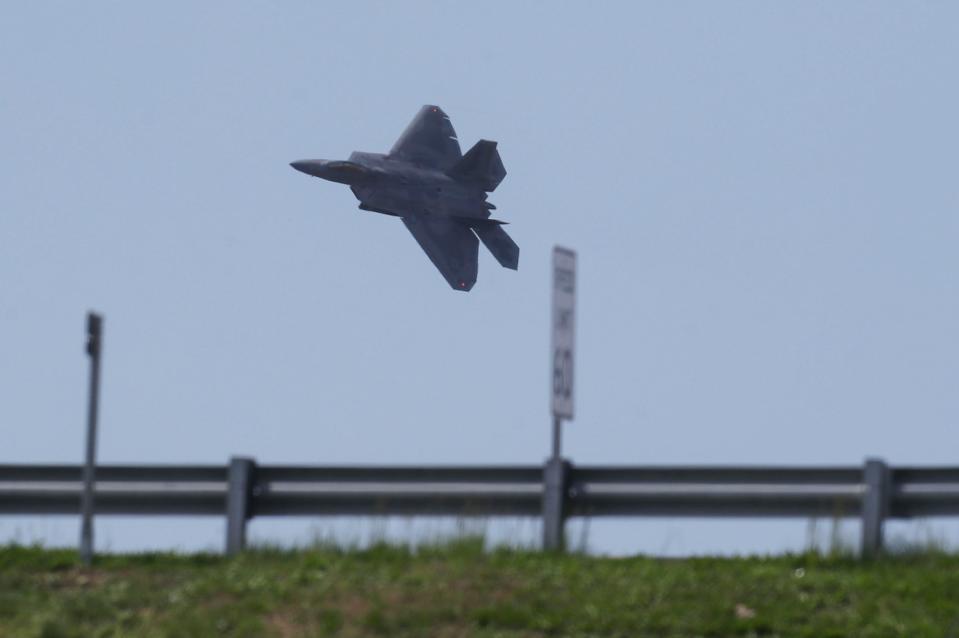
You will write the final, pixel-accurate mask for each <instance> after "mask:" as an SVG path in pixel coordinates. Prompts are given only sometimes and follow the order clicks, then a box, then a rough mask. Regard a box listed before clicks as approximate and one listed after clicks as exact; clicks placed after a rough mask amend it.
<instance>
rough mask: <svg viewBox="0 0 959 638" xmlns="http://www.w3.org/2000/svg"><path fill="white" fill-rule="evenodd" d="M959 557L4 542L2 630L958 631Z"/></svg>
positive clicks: (468, 543)
mask: <svg viewBox="0 0 959 638" xmlns="http://www.w3.org/2000/svg"><path fill="white" fill-rule="evenodd" d="M957 592H959V556H955V555H948V554H944V553H939V552H925V553H917V554H910V555H905V556H898V557H888V558H884V559H882V560H879V561H875V562H872V563H859V562H857V561H855V560H853V559H851V558H849V557H843V556H833V557H823V556H821V555H819V554H815V553H806V554H798V555H787V556H778V557H752V558H694V559H682V560H675V559H655V558H647V557H635V558H601V557H589V556H584V555H575V554H574V555H565V556H562V555H553V554H543V553H538V552H533V551H526V550H506V549H502V550H494V551H484V549H483V542H482V539H463V540H458V541H454V542H450V543H446V544H440V545H433V546H425V547H420V548H418V549H416V550H410V549H407V548H405V547H396V546H391V545H386V544H381V545H376V546H374V547H371V548H369V549H364V550H347V549H341V548H336V547H320V548H316V549H311V550H297V551H292V550H290V551H286V550H273V549H259V550H254V551H251V552H248V553H246V554H244V555H242V556H239V557H236V558H224V557H221V556H217V555H210V554H166V553H152V554H131V555H105V556H99V557H98V558H97V561H96V563H95V565H94V567H93V568H91V569H89V570H85V569H82V568H81V567H80V566H79V565H78V562H77V557H76V553H75V552H73V551H70V550H52V549H42V548H39V547H22V546H8V547H5V548H0V636H4V637H6V636H10V637H17V636H38V637H40V636H42V637H47V638H55V637H72V636H83V637H87V636H102V637H107V636H177V637H180V636H183V637H190V636H281V637H285V636H344V637H352V636H444V637H446V636H449V637H453V636H488V637H493V636H503V637H519V636H659V637H667V636H668V637H680V636H682V637H693V636H703V637H720V636H810V637H813V636H815V637H817V638H822V637H826V638H828V637H838V636H857V637H860V636H862V637H869V636H910V637H912V638H917V637H923V636H929V637H935V638H943V637H946V638H952V636H955V637H956V638H959V595H957Z"/></svg>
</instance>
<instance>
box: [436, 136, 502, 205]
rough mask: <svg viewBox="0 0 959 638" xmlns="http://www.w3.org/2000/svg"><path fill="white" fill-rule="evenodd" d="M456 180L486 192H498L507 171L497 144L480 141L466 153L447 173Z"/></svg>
mask: <svg viewBox="0 0 959 638" xmlns="http://www.w3.org/2000/svg"><path fill="white" fill-rule="evenodd" d="M446 174H447V175H449V176H450V177H452V178H453V179H455V180H458V181H462V182H471V183H474V184H476V185H477V186H479V187H480V188H482V189H483V190H484V191H486V192H491V191H494V190H496V187H497V186H499V183H500V182H502V181H503V178H504V177H506V169H505V168H504V167H503V160H501V159H500V156H499V151H497V150H496V142H491V141H489V140H480V141H479V142H477V143H476V144H474V145H473V148H471V149H470V150H468V151H466V155H464V156H463V158H462V159H461V160H460V161H458V162H457V163H456V164H454V165H453V166H452V167H451V168H450V169H449V170H448V171H447V173H446Z"/></svg>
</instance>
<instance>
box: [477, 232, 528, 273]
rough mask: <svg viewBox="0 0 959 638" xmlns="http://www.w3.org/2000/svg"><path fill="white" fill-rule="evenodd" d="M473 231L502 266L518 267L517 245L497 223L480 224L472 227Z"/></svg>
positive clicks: (514, 268) (513, 268) (512, 268)
mask: <svg viewBox="0 0 959 638" xmlns="http://www.w3.org/2000/svg"><path fill="white" fill-rule="evenodd" d="M473 232H474V233H476V236H477V237H479V238H480V241H482V242H483V245H484V246H486V248H487V249H488V250H489V251H490V252H491V253H493V257H495V258H496V261H498V262H499V265H500V266H502V267H503V268H509V269H511V270H516V269H517V268H519V246H517V245H516V242H515V241H513V238H512V237H510V236H509V235H507V234H506V231H505V230H503V227H502V226H500V225H499V224H482V225H477V226H474V227H473Z"/></svg>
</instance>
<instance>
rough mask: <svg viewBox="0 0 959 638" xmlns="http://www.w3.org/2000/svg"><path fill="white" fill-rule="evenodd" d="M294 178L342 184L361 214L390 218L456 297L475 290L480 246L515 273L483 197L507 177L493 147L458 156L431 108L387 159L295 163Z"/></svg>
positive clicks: (449, 132)
mask: <svg viewBox="0 0 959 638" xmlns="http://www.w3.org/2000/svg"><path fill="white" fill-rule="evenodd" d="M291 166H293V168H295V169H296V170H298V171H301V172H303V173H306V174H307V175H312V176H314V177H320V178H323V179H326V180H329V181H332V182H339V183H341V184H347V185H349V187H350V190H352V191H353V194H354V195H355V196H356V198H357V199H358V200H359V201H360V209H361V210H366V211H372V212H375V213H383V214H386V215H394V216H396V217H400V218H401V219H402V220H403V224H404V225H405V226H406V228H407V229H408V230H409V231H410V233H412V235H413V237H414V239H416V241H417V243H418V244H419V245H420V247H421V248H422V249H423V251H424V252H425V253H426V254H427V255H428V256H429V258H430V261H432V262H433V264H434V265H435V266H436V268H437V269H438V270H439V271H440V273H441V274H442V275H443V277H444V278H445V279H446V281H447V282H448V283H449V285H450V286H452V287H453V288H454V289H455V290H464V291H465V290H470V289H471V288H472V287H473V284H475V283H476V270H477V261H478V256H479V242H480V241H482V242H483V245H485V246H486V248H487V249H489V251H490V252H491V253H492V254H493V257H495V258H496V260H497V261H498V262H499V263H500V265H501V266H503V267H504V268H510V269H512V270H516V269H517V267H518V265H519V246H517V245H516V243H515V242H514V241H513V240H512V238H510V236H509V235H507V234H506V231H505V230H503V228H502V225H503V224H504V223H505V222H501V221H499V220H496V219H491V218H490V210H493V209H495V208H496V207H495V206H493V205H492V204H491V203H489V202H488V201H487V193H489V192H492V191H494V190H496V187H497V186H498V185H499V183H500V182H501V181H502V180H503V178H504V177H506V169H505V168H503V162H502V160H501V159H500V156H499V151H497V150H496V142H490V141H488V140H480V141H479V142H477V143H476V144H475V145H474V146H473V147H472V148H471V149H470V150H468V151H467V152H466V155H463V154H462V153H461V152H460V145H459V141H458V140H457V138H456V132H455V131H454V130H453V125H452V124H451V123H450V118H449V117H448V116H447V115H446V113H444V112H443V109H441V108H440V107H438V106H433V105H429V104H428V105H426V106H424V107H423V108H421V109H420V110H419V113H417V114H416V117H414V118H413V121H412V122H410V123H409V125H408V126H407V127H406V130H404V131H403V134H402V135H400V138H399V139H398V140H397V141H396V143H395V144H394V145H393V148H391V149H390V152H389V153H387V154H385V155H384V154H381V153H362V152H359V151H354V152H353V153H352V154H351V155H350V159H349V160H347V161H337V160H300V161H297V162H292V164H291Z"/></svg>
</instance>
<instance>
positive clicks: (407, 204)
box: [293, 151, 492, 219]
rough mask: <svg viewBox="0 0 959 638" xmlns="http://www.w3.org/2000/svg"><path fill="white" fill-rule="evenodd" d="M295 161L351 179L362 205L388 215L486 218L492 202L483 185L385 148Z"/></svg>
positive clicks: (311, 171)
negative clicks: (396, 155) (344, 158)
mask: <svg viewBox="0 0 959 638" xmlns="http://www.w3.org/2000/svg"><path fill="white" fill-rule="evenodd" d="M293 167H294V168H296V169H297V170H299V171H302V172H304V173H307V174H308V175H313V176H314V177H319V178H322V179H326V180H329V181H331V182H338V183H340V184H348V185H349V186H350V190H352V191H353V194H354V195H355V196H356V199H358V200H359V201H360V208H361V209H363V210H368V211H373V212H377V213H384V214H386V215H395V216H397V217H407V216H410V215H422V214H428V215H447V216H452V217H466V218H477V219H486V218H487V217H489V210H490V208H492V205H491V204H488V203H487V202H486V198H487V194H486V192H485V191H483V190H481V189H480V188H476V187H471V186H470V185H468V184H464V183H462V182H459V181H456V180H454V179H452V178H451V177H450V176H449V175H447V174H446V173H444V172H443V171H440V170H436V169H432V168H428V167H425V166H421V165H417V164H416V163H414V162H408V161H405V160H396V159H392V158H390V157H389V156H388V155H385V154H382V153H364V152H360V151H354V152H353V153H352V154H351V155H350V159H349V160H348V161H345V162H342V161H336V160H302V161H299V162H293Z"/></svg>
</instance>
